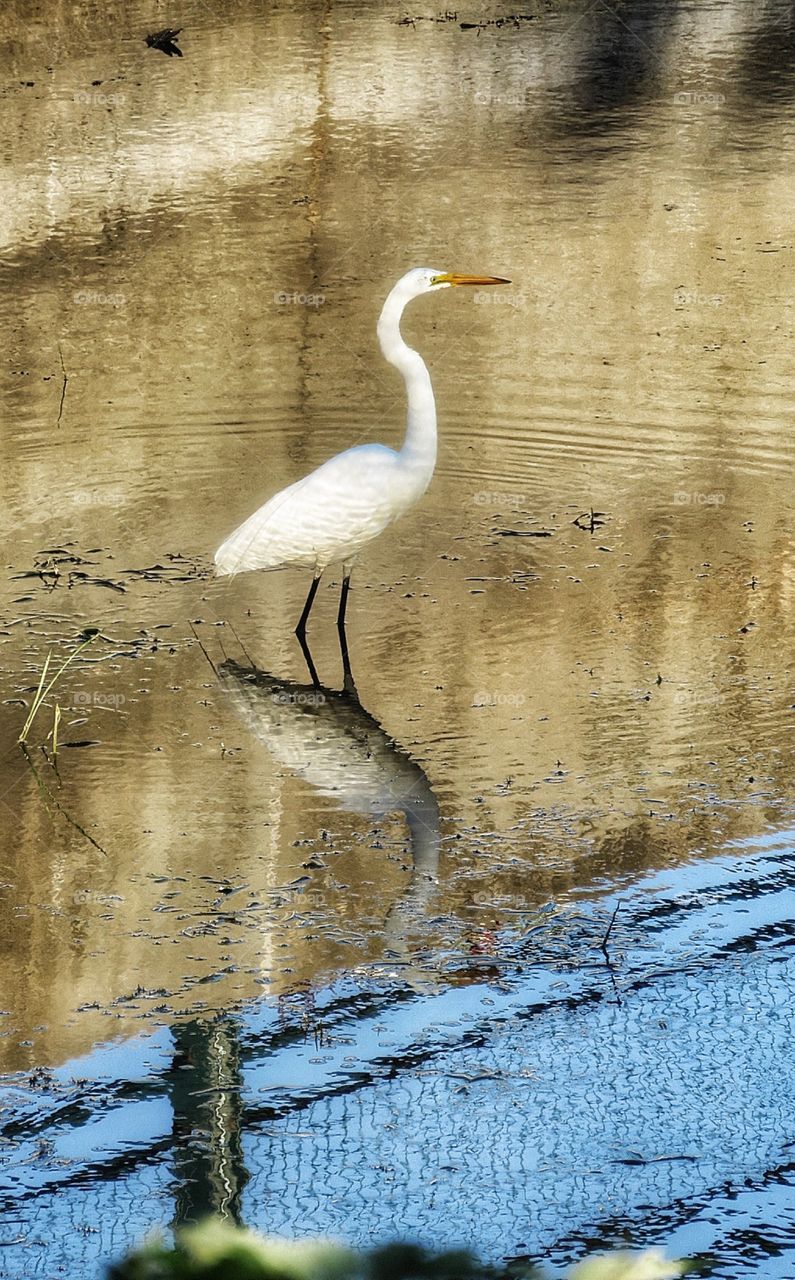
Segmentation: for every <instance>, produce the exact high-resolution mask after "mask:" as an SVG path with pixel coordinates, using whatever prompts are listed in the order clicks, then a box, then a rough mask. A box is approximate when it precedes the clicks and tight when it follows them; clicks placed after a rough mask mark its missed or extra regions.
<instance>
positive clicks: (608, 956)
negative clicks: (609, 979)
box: [601, 898, 621, 969]
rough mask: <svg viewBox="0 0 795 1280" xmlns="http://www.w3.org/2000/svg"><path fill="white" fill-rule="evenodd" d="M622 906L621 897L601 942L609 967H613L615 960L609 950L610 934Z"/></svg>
mask: <svg viewBox="0 0 795 1280" xmlns="http://www.w3.org/2000/svg"><path fill="white" fill-rule="evenodd" d="M620 907H621V899H620V898H619V900H618V902H617V903H616V909H615V911H614V912H613V914H612V916H611V917H610V923H609V925H608V926H607V933H606V934H605V936H604V937H603V938H602V943H601V951H602V955H603V956H604V958H605V964H606V965H608V967H609V968H611V969H612V967H613V961H612V960H611V959H610V953H609V951H608V950H607V943H608V941H609V938H610V934H611V933H612V932H613V925H614V924H615V922H616V916H617V915H618V912H619V908H620Z"/></svg>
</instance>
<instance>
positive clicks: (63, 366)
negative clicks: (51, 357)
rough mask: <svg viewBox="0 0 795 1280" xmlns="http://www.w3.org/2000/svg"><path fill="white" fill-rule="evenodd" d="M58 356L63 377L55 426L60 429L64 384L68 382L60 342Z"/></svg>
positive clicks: (64, 396) (64, 392)
mask: <svg viewBox="0 0 795 1280" xmlns="http://www.w3.org/2000/svg"><path fill="white" fill-rule="evenodd" d="M58 356H59V358H60V361H61V374H62V376H63V382H62V383H61V403H60V404H59V405H58V422H57V425H58V426H59V427H60V425H61V418H62V417H63V403H64V400H65V399H66V384H67V382H68V381H69V377H68V374H67V372H66V365H65V364H64V362H63V351H62V350H61V344H60V342H59V343H58Z"/></svg>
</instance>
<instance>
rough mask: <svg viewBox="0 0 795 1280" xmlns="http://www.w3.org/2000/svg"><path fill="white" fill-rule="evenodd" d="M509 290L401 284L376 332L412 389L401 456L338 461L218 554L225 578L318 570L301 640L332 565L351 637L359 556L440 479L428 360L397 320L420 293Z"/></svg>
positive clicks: (409, 279)
mask: <svg viewBox="0 0 795 1280" xmlns="http://www.w3.org/2000/svg"><path fill="white" fill-rule="evenodd" d="M509 283H510V281H508V280H503V279H501V278H500V277H499V276H477V275H460V274H458V273H456V272H445V271H434V270H432V269H431V268H430V267H415V268H414V269H413V270H412V271H409V272H407V274H406V275H405V276H403V277H402V279H400V280H398V282H397V284H396V285H395V287H394V288H393V289H392V291H391V292H390V294H389V296H388V297H387V300H386V302H385V303H384V306H383V309H382V311H381V315H380V318H379V320H378V330H377V332H378V341H379V343H380V346H381V351H382V354H383V356H384V359H386V360H388V361H389V363H390V364H393V365H395V367H396V368H397V369H399V370H400V372H401V373H402V375H403V380H404V382H405V384H406V394H407V397H408V419H407V424H406V436H405V439H404V441H403V447H402V448H401V449H400V450H397V451H396V450H394V449H389V448H387V446H386V445H383V444H364V445H357V446H356V447H355V448H352V449H346V450H345V451H344V453H338V454H336V456H335V457H333V458H330V459H329V460H328V462H324V463H323V465H322V466H320V467H318V468H317V470H316V471H312V472H311V473H310V474H309V475H308V476H306V477H305V478H304V479H303V480H298V481H297V482H296V483H295V484H291V485H289V486H288V487H287V488H286V489H282V490H281V491H280V492H279V493H277V494H275V495H274V497H272V498H271V499H270V500H269V501H268V502H266V503H265V505H264V506H262V507H260V508H259V510H258V511H255V512H254V514H253V515H252V516H249V518H248V520H246V521H245V522H244V523H243V524H241V525H240V527H239V528H238V529H235V531H234V533H231V534H230V535H229V537H228V538H227V539H226V542H224V543H223V544H222V545H221V546H220V547H219V548H218V550H217V551H216V553H215V564H216V571H217V572H218V573H219V574H234V573H240V572H241V571H243V570H247V569H282V568H285V567H286V566H288V565H300V566H303V567H304V568H307V569H311V570H312V584H311V586H310V588H309V594H308V595H307V598H306V603H305V604H304V608H303V612H302V613H301V617H300V619H299V620H298V625H297V627H296V629H295V630H296V635H297V636H298V637H299V640H301V641H302V642H303V639H304V636H305V633H306V623H307V619H308V617H309V613H310V610H311V608H312V605H313V603H314V599H315V595H316V593H317V588H318V584H319V582H320V578H321V576H322V574H323V572H324V570H325V569H326V568H328V566H329V565H330V564H333V563H339V562H341V563H342V566H343V578H342V591H341V594H340V605H339V612H338V615H337V627H338V629H339V632H340V636H341V638H342V637H344V630H345V609H346V605H347V601H348V590H349V587H350V578H351V571H352V569H353V565H354V562H355V560H356V557H357V556H358V555H359V552H360V551H361V550H362V548H363V547H365V546H366V545H367V543H368V542H372V540H373V538H377V537H378V535H379V533H381V532H382V531H383V530H384V529H385V528H386V527H387V525H390V524H391V523H392V521H393V520H397V518H398V516H401V515H402V514H403V512H404V511H407V510H408V508H409V507H411V506H413V504H414V503H415V502H416V501H417V499H418V498H420V497H422V495H423V493H424V492H425V490H426V489H427V487H428V485H429V483H430V480H431V476H432V475H433V470H434V467H435V465H436V404H435V401H434V398H433V387H432V386H431V378H430V374H429V373H428V369H427V367H426V365H425V361H424V360H423V359H422V357H421V356H420V355H419V354H418V353H417V352H416V351H414V350H412V348H411V347H409V346H408V345H407V343H405V342H404V341H403V338H402V337H401V334H400V317H401V316H402V314H403V311H404V309H405V307H406V305H407V304H408V303H409V302H411V300H412V299H413V298H418V297H419V296H420V294H423V293H433V292H435V291H436V290H437V289H449V288H450V287H451V286H454V285H493V284H509Z"/></svg>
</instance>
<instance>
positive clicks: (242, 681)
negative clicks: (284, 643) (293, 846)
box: [218, 646, 440, 964]
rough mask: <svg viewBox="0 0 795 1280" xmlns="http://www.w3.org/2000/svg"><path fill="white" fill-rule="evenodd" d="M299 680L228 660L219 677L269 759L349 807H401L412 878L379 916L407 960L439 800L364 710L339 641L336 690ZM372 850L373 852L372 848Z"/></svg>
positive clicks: (391, 943)
mask: <svg viewBox="0 0 795 1280" xmlns="http://www.w3.org/2000/svg"><path fill="white" fill-rule="evenodd" d="M305 657H306V659H307V664H308V666H309V669H310V672H311V675H312V681H311V683H307V684H302V683H300V682H298V681H293V680H285V679H282V678H280V677H278V676H275V675H271V674H270V673H268V672H266V671H262V670H260V669H259V668H257V667H256V666H254V665H248V666H244V665H241V663H239V662H237V661H236V660H234V659H232V658H228V659H226V660H225V661H224V663H223V664H222V665H221V666H220V667H219V668H218V678H219V680H220V682H221V685H222V687H223V688H224V690H225V691H226V693H227V695H228V696H229V698H230V700H231V702H232V705H233V706H234V707H235V708H236V710H237V712H238V714H239V716H240V718H241V720H242V721H243V722H244V723H245V725H246V726H247V727H248V729H249V730H250V731H251V733H252V734H254V735H255V737H256V738H257V739H258V740H259V741H260V742H262V743H264V745H265V746H266V747H267V749H268V751H269V752H270V753H271V755H272V756H273V757H274V759H275V760H277V761H278V762H279V764H280V765H283V766H284V767H285V768H287V769H289V770H290V771H291V772H292V773H293V774H295V775H296V776H297V777H299V778H301V779H303V780H304V781H305V782H307V783H308V784H309V785H310V786H311V787H312V788H313V789H314V790H315V791H316V792H317V793H318V794H319V795H321V796H324V797H327V798H329V799H331V800H333V801H335V803H336V804H337V805H338V806H339V808H340V809H341V810H344V811H346V812H348V813H359V814H368V815H372V816H385V815H387V814H391V813H402V814H403V816H404V818H405V821H406V827H407V831H408V837H409V852H410V859H411V878H410V880H409V883H408V885H407V887H406V890H405V892H404V893H403V894H402V895H401V898H400V901H399V902H397V903H394V904H393V905H392V907H391V909H390V911H389V914H388V917H387V920H386V922H385V926H384V930H385V937H386V941H387V944H388V947H389V948H390V950H391V952H392V954H393V955H394V957H395V958H399V959H400V960H401V961H402V962H403V963H406V964H408V963H409V961H408V956H407V952H406V939H405V928H406V927H407V926H408V924H409V922H410V920H411V919H412V918H417V916H419V915H420V914H421V913H423V912H424V911H425V910H426V909H427V906H428V903H429V902H430V900H431V898H432V896H433V893H434V890H435V886H436V882H437V875H438V868H439V844H440V830H439V805H438V802H437V800H436V797H435V795H434V793H433V791H432V789H431V785H430V783H429V781H428V778H427V777H426V775H425V773H424V772H423V770H422V769H421V768H420V766H419V765H418V764H417V763H416V761H415V760H412V758H411V756H410V755H408V753H407V752H406V751H404V750H403V748H402V747H400V746H398V744H397V743H396V742H395V741H394V740H393V739H392V738H391V737H390V736H389V734H388V733H386V731H385V730H384V729H383V728H382V726H381V725H380V724H379V723H378V721H377V720H376V719H375V717H374V716H372V715H371V714H370V713H369V712H368V711H366V710H365V709H364V707H363V706H362V704H361V702H360V701H359V696H358V693H357V691H356V685H355V682H354V679H353V675H352V672H351V667H350V662H349V660H348V654H347V649H346V648H345V647H344V646H343V666H344V672H345V678H344V685H343V688H342V689H330V688H328V687H327V686H325V685H323V684H321V683H320V681H319V679H318V677H317V672H316V670H315V667H314V664H313V662H312V658H311V654H310V653H309V651H308V649H305ZM373 856H374V857H375V856H376V854H375V852H374V854H373Z"/></svg>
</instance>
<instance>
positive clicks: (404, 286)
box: [397, 267, 511, 298]
mask: <svg viewBox="0 0 795 1280" xmlns="http://www.w3.org/2000/svg"><path fill="white" fill-rule="evenodd" d="M510 283H511V282H510V280H504V279H503V278H502V277H501V276H467V275H461V274H460V272H458V271H436V270H434V268H433V267H414V269H413V270H412V271H408V272H407V273H406V275H405V276H404V277H403V279H402V280H400V281H399V282H398V286H397V287H398V288H399V289H401V292H403V291H404V290H405V296H406V297H407V298H416V297H419V295H420V294H421V293H433V292H434V291H435V290H436V289H450V288H452V287H453V286H454V285H463V284H469V285H476V286H478V287H481V288H482V287H483V286H485V285H490V284H510Z"/></svg>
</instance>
